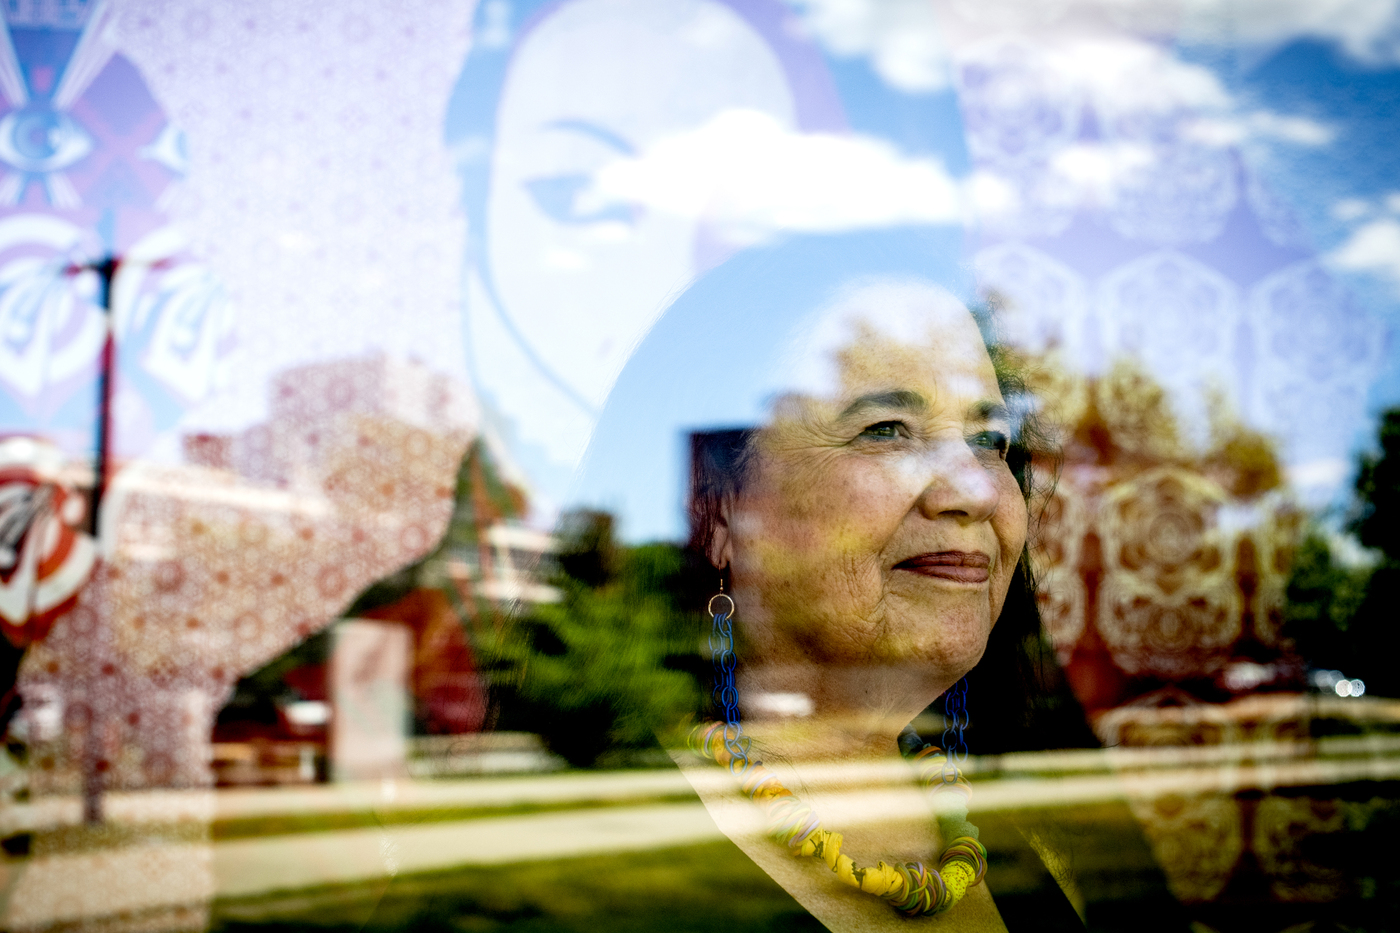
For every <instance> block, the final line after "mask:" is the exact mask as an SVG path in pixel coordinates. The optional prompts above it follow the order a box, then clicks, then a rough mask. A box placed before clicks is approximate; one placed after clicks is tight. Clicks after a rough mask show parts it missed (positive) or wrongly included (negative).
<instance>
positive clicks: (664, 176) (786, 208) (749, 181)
mask: <svg viewBox="0 0 1400 933" xmlns="http://www.w3.org/2000/svg"><path fill="white" fill-rule="evenodd" d="M977 190H980V195H981V197H983V198H992V199H995V198H996V197H998V196H1002V195H1004V192H1000V193H999V192H998V191H997V190H996V189H995V187H994V186H993V187H988V186H986V185H983V186H982V187H981V189H977ZM588 197H589V198H590V199H597V202H596V203H606V202H609V201H616V200H619V199H621V200H626V201H630V202H633V203H638V204H641V205H643V206H645V207H648V208H650V209H652V210H656V211H662V212H666V213H670V214H674V215H679V216H683V217H687V218H690V219H693V220H697V221H704V222H708V223H711V224H713V225H715V226H716V227H718V228H719V230H720V231H721V232H722V233H723V234H724V235H726V236H728V237H729V238H732V239H736V240H740V241H750V242H752V241H756V240H761V239H763V238H764V237H766V236H768V235H771V234H772V233H775V232H778V231H809V232H817V231H834V230H849V229H858V228H868V227H879V226H886V225H890V224H899V223H953V222H959V221H961V220H962V219H963V217H964V214H965V212H966V210H967V206H966V205H967V201H968V197H966V196H965V195H964V192H963V190H962V187H961V186H960V185H959V183H958V182H956V181H954V180H953V179H952V178H951V177H950V176H949V175H948V173H947V171H946V170H945V169H944V167H943V165H942V164H941V163H940V162H938V161H936V160H933V159H927V158H908V157H905V156H903V155H901V154H900V153H899V152H898V151H897V150H895V148H894V147H893V146H891V145H889V144H888V143H885V142H884V141H882V140H878V139H874V138H871V137H864V136H844V135H837V134H833V133H797V132H793V131H790V130H787V129H785V128H784V127H783V126H782V125H780V124H779V123H778V121H776V120H774V119H773V118H772V117H770V116H768V115H767V114H764V113H759V112H758V111H753V110H726V111H723V112H721V113H720V114H719V115H717V116H716V117H714V118H713V119H712V120H710V122H708V123H706V124H705V125H704V126H701V127H700V128H698V129H695V130H692V131H689V132H686V133H681V134H677V135H675V136H669V137H666V138H665V139H662V140H660V141H659V142H657V143H656V144H655V145H653V146H651V147H649V148H648V149H647V150H646V151H645V152H643V153H642V154H641V155H640V156H637V157H635V158H628V159H620V160H618V161H615V162H613V163H610V164H609V165H607V166H605V167H604V168H603V169H602V170H600V171H599V173H598V175H597V176H596V178H595V183H594V187H593V189H592V191H591V192H590V193H589V195H588Z"/></svg>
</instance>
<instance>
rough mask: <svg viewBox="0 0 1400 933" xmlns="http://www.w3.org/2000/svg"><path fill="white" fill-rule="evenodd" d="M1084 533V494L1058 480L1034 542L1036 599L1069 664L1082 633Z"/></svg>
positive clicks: (1058, 651)
mask: <svg viewBox="0 0 1400 933" xmlns="http://www.w3.org/2000/svg"><path fill="white" fill-rule="evenodd" d="M1087 531H1088V514H1087V511H1086V509H1085V506H1084V502H1083V500H1082V498H1081V497H1080V496H1079V495H1078V494H1076V493H1075V492H1074V491H1073V487H1072V486H1071V485H1070V484H1068V483H1060V484H1059V485H1057V486H1056V488H1055V491H1054V493H1053V494H1052V495H1051V496H1050V498H1049V499H1048V500H1047V501H1046V503H1045V507H1044V511H1043V512H1042V514H1041V517H1040V521H1039V524H1038V525H1037V527H1036V529H1035V535H1034V537H1033V540H1032V549H1031V564H1032V566H1033V567H1034V569H1035V578H1036V599H1037V601H1038V602H1039V604H1040V618H1041V624H1042V625H1043V626H1044V628H1045V632H1046V634H1047V635H1048V636H1049V637H1050V643H1051V644H1052V645H1053V646H1054V648H1055V653H1056V655H1057V656H1058V657H1059V659H1060V663H1062V664H1064V663H1068V661H1069V657H1070V654H1071V653H1072V652H1073V651H1074V646H1075V645H1076V644H1077V643H1078V642H1079V639H1080V637H1081V636H1082V635H1083V634H1084V625H1085V613H1086V605H1087V602H1086V594H1085V588H1084V581H1083V578H1082V577H1081V576H1080V571H1079V558H1080V549H1081V546H1082V544H1083V541H1084V535H1085V534H1086V532H1087Z"/></svg>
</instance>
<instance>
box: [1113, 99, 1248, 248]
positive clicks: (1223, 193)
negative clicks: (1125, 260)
mask: <svg viewBox="0 0 1400 933" xmlns="http://www.w3.org/2000/svg"><path fill="white" fill-rule="evenodd" d="M1112 126H1113V125H1112V124H1110V127H1112ZM1182 135H1184V134H1181V133H1177V134H1174V137H1175V138H1172V137H1168V138H1171V139H1172V141H1171V142H1160V141H1156V140H1153V141H1150V142H1149V141H1148V140H1144V139H1141V138H1134V136H1136V134H1132V135H1126V137H1119V138H1118V139H1117V140H1115V141H1118V142H1135V143H1138V144H1139V145H1143V144H1146V145H1147V146H1148V151H1149V152H1151V154H1152V157H1151V159H1150V160H1149V161H1148V162H1147V163H1146V164H1145V165H1144V166H1143V167H1141V168H1140V169H1136V170H1133V171H1130V172H1128V173H1126V177H1124V178H1122V179H1119V181H1118V184H1117V185H1116V186H1115V188H1114V192H1113V201H1112V204H1111V206H1110V208H1109V212H1108V216H1109V220H1110V222H1111V223H1112V224H1113V228H1114V229H1115V230H1117V231H1118V232H1119V233H1121V234H1122V235H1123V236H1125V237H1127V238H1128V239H1130V240H1140V241H1142V242H1145V243H1153V244H1160V245H1163V246H1179V245H1185V244H1189V243H1208V242H1210V241H1211V240H1214V239H1215V238H1216V237H1218V236H1219V235H1220V232H1221V231H1222V230H1223V229H1224V228H1225V219H1226V218H1227V217H1228V216H1229V214H1230V210H1231V209H1232V208H1233V207H1234V206H1235V201H1236V200H1238V198H1239V185H1238V183H1237V182H1236V180H1235V161H1234V156H1233V154H1232V153H1231V152H1230V151H1229V150H1227V149H1222V148H1217V147H1209V146H1202V145H1193V144H1190V143H1183V142H1181V141H1180V136H1182ZM1110 138H1112V137H1110ZM1159 138H1160V137H1159Z"/></svg>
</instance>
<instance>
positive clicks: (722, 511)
mask: <svg viewBox="0 0 1400 933" xmlns="http://www.w3.org/2000/svg"><path fill="white" fill-rule="evenodd" d="M733 516H734V496H733V494H732V493H726V494H725V495H723V496H721V497H720V500H719V503H718V506H717V508H716V509H715V523H714V527H713V528H712V529H711V531H710V541H709V544H708V545H707V546H706V547H705V556H706V557H708V558H709V559H710V563H711V564H712V565H714V567H716V568H717V569H719V570H723V569H724V568H726V567H728V566H729V565H730V564H731V563H733V561H734V538H733V535H732V534H731V531H730V529H731V528H733Z"/></svg>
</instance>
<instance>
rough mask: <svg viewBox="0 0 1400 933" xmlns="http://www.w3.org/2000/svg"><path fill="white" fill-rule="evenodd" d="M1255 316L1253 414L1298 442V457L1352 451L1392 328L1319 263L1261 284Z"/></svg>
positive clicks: (1254, 296) (1252, 308) (1253, 301)
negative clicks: (1383, 323) (1255, 360)
mask: <svg viewBox="0 0 1400 933" xmlns="http://www.w3.org/2000/svg"><path fill="white" fill-rule="evenodd" d="M1248 313H1249V319H1250V323H1251V326H1252V328H1253V332H1254V334H1255V335H1256V343H1257V351H1256V352H1257V363H1256V369H1257V373H1256V378H1255V383H1254V391H1253V398H1252V405H1251V413H1252V414H1253V415H1254V417H1255V418H1256V419H1257V420H1258V421H1259V422H1260V424H1261V426H1262V427H1263V428H1264V429H1265V430H1269V431H1273V432H1276V433H1278V434H1279V435H1281V436H1285V437H1291V438H1293V447H1294V449H1293V450H1292V451H1290V453H1291V454H1292V455H1293V457H1295V458H1298V459H1311V458H1313V457H1319V456H1328V455H1332V456H1335V455H1336V451H1338V450H1349V449H1350V448H1351V445H1352V443H1353V441H1354V439H1355V437H1356V434H1357V433H1358V432H1359V431H1360V430H1361V429H1362V427H1363V426H1364V424H1365V421H1364V415H1365V405H1364V400H1365V395H1366V389H1367V387H1368V386H1369V385H1370V383H1371V380H1372V379H1373V378H1374V376H1375V374H1376V372H1377V369H1378V368H1379V366H1380V364H1381V361H1382V360H1383V359H1384V356H1385V352H1386V338H1385V330H1384V327H1383V326H1382V325H1381V324H1380V323H1379V322H1378V321H1376V320H1375V319H1374V318H1373V317H1371V315H1369V314H1368V313H1366V312H1365V311H1364V310H1363V309H1362V308H1361V307H1359V306H1358V305H1357V304H1356V301H1355V299H1354V298H1353V297H1352V296H1351V294H1350V293H1349V292H1348V291H1347V289H1346V288H1345V287H1344V286H1343V285H1342V284H1341V283H1340V282H1338V281H1337V280H1336V279H1335V278H1333V277H1332V276H1331V275H1329V274H1328V273H1327V271H1326V270H1325V269H1323V268H1322V266H1321V265H1320V264H1319V263H1317V262H1314V261H1308V262H1302V263H1297V264H1295V265H1292V266H1288V267H1286V268H1284V269H1281V270H1279V271H1278V272H1276V273H1274V274H1273V275H1270V276H1269V277H1268V278H1266V279H1264V281H1262V282H1260V283H1259V284H1258V285H1256V286H1255V287H1254V289H1253V290H1252V291H1251V292H1250V296H1249V309H1248Z"/></svg>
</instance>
